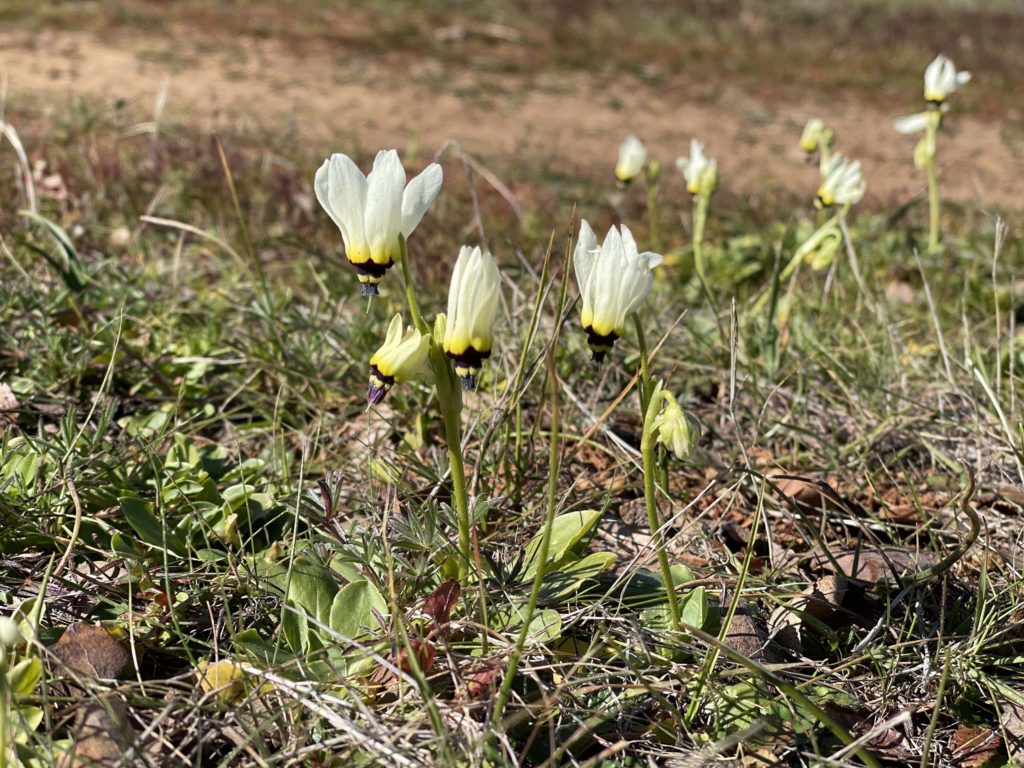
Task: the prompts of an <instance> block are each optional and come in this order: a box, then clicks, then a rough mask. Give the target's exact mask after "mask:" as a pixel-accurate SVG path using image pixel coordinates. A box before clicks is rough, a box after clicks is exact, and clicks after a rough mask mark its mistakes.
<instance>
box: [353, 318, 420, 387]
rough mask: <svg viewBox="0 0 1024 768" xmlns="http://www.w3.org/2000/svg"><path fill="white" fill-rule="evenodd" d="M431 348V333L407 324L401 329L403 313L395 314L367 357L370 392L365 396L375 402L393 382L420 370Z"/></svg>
mask: <svg viewBox="0 0 1024 768" xmlns="http://www.w3.org/2000/svg"><path fill="white" fill-rule="evenodd" d="M429 350H430V336H429V335H428V334H425V333H420V332H419V331H418V330H416V329H415V328H413V327H412V326H410V327H409V328H408V329H406V330H405V332H404V333H403V332H402V316H401V315H395V316H394V317H393V318H392V319H391V324H390V325H389V326H388V332H387V335H386V336H385V337H384V343H383V344H382V345H381V347H380V349H378V350H377V351H376V352H374V353H373V357H371V358H370V391H369V393H368V394H367V396H366V399H367V400H369V401H370V404H371V405H378V404H379V403H380V402H382V401H383V400H384V396H385V395H386V394H387V393H388V390H389V389H391V387H393V386H394V385H395V384H401V383H402V382H405V381H409V379H411V378H413V377H415V376H416V375H418V374H419V373H420V372H421V371H423V370H424V369H425V367H426V364H427V354H428V352H429Z"/></svg>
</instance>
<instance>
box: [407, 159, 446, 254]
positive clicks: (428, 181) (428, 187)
mask: <svg viewBox="0 0 1024 768" xmlns="http://www.w3.org/2000/svg"><path fill="white" fill-rule="evenodd" d="M443 180H444V173H443V172H442V171H441V166H440V165H438V164H437V163H431V164H430V165H428V166H427V167H426V168H425V169H423V172H422V173H421V174H420V175H419V176H417V177H416V178H415V179H413V180H412V181H410V182H409V185H408V186H407V187H406V188H405V194H403V195H402V234H403V235H405V236H406V237H409V235H411V234H412V232H413V230H414V229H416V227H418V226H419V223H420V221H421V220H422V219H423V214H424V213H426V212H427V208H429V207H430V204H431V203H432V202H433V201H434V198H435V197H437V193H438V192H439V191H440V190H441V182H442V181H443Z"/></svg>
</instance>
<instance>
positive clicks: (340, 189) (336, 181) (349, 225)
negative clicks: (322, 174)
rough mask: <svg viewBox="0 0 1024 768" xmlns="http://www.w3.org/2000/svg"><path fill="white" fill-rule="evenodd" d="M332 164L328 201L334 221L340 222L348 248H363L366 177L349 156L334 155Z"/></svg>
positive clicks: (364, 239) (329, 170)
mask: <svg viewBox="0 0 1024 768" xmlns="http://www.w3.org/2000/svg"><path fill="white" fill-rule="evenodd" d="M329 162H330V165H329V166H328V177H327V197H328V202H329V204H330V206H331V210H332V211H333V212H334V218H335V221H337V222H340V224H339V227H340V229H341V236H342V239H343V240H344V241H345V248H346V249H350V248H353V247H355V248H362V247H364V246H365V243H366V230H365V227H364V224H363V216H364V212H365V210H366V177H365V176H364V175H363V172H362V171H360V170H359V167H358V166H357V165H356V164H355V163H354V162H352V158H350V157H349V156H348V155H342V154H340V153H338V154H333V155H331V159H330V161H329Z"/></svg>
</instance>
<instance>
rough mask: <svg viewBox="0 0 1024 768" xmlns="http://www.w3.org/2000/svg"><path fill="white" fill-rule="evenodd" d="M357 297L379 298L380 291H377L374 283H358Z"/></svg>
mask: <svg viewBox="0 0 1024 768" xmlns="http://www.w3.org/2000/svg"><path fill="white" fill-rule="evenodd" d="M359 295H360V296H379V295H380V291H378V290H377V284H376V283H360V284H359Z"/></svg>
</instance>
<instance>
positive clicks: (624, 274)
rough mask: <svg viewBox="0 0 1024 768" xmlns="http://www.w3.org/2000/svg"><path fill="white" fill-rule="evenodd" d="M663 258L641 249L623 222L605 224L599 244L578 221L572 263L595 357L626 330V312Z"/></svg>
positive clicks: (646, 290) (598, 358) (636, 302)
mask: <svg viewBox="0 0 1024 768" xmlns="http://www.w3.org/2000/svg"><path fill="white" fill-rule="evenodd" d="M662 260H663V259H662V256H661V255H660V254H657V253H651V252H649V251H648V252H645V253H640V252H639V251H638V249H637V247H636V240H634V239H633V234H632V233H631V232H630V231H629V229H628V228H627V227H626V226H625V225H622V226H621V228H619V227H612V228H611V229H609V230H608V234H607V235H606V236H605V238H604V242H603V243H602V244H601V245H600V247H599V246H598V244H597V236H596V235H595V234H594V230H593V229H591V227H590V224H588V223H587V222H586V221H582V222H580V235H579V240H578V241H577V242H576V250H575V251H574V252H573V265H574V266H575V268H576V283H577V284H578V285H579V289H580V297H581V299H582V305H583V306H582V310H581V316H580V320H581V321H582V323H583V330H585V331H586V332H587V344H588V345H589V346H590V351H591V354H592V355H593V359H594V361H595V362H598V363H599V362H601V361H602V360H604V357H605V355H606V354H607V353H608V352H609V351H610V350H611V348H612V346H613V345H614V344H615V340H616V339H618V338H619V337H621V336H622V334H623V333H624V332H625V329H626V318H627V317H628V316H629V314H630V313H631V312H635V311H636V310H637V308H638V307H639V306H640V304H642V303H643V300H644V299H645V298H647V294H648V293H650V292H651V284H652V283H653V281H654V277H653V276H652V274H651V270H652V269H654V268H655V267H656V266H658V265H659V264H661V262H662Z"/></svg>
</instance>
